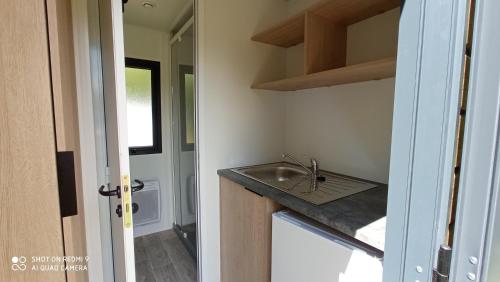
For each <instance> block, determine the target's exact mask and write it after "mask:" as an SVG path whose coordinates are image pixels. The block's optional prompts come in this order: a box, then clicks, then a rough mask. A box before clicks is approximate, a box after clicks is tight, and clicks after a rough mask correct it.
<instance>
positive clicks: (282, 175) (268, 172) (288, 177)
mask: <svg viewBox="0 0 500 282" xmlns="http://www.w3.org/2000/svg"><path fill="white" fill-rule="evenodd" d="M241 172H242V173H244V174H246V175H249V176H252V177H254V178H258V179H262V180H264V181H266V180H267V181H273V182H286V181H293V180H298V179H303V178H304V177H307V176H308V175H307V172H306V171H304V170H301V169H297V168H294V167H289V166H279V165H278V166H265V167H249V168H243V169H241Z"/></svg>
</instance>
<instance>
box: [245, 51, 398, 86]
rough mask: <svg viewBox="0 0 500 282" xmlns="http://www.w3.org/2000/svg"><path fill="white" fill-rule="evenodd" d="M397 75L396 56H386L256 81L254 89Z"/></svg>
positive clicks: (332, 82) (358, 80)
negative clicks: (328, 68) (260, 81)
mask: <svg viewBox="0 0 500 282" xmlns="http://www.w3.org/2000/svg"><path fill="white" fill-rule="evenodd" d="M395 75H396V58H385V59H380V60H375V61H370V62H366V63H360V64H356V65H350V66H345V67H342V68H336V69H331V70H327V71H322V72H317V73H312V74H307V75H302V76H296V77H290V78H285V79H281V80H276V81H269V82H263V83H256V84H254V85H252V88H253V89H264V90H276V91H294V90H301V89H310V88H318V87H326V86H333V85H339V84H348V83H354V82H361V81H369V80H378V79H383V78H389V77H394V76H395Z"/></svg>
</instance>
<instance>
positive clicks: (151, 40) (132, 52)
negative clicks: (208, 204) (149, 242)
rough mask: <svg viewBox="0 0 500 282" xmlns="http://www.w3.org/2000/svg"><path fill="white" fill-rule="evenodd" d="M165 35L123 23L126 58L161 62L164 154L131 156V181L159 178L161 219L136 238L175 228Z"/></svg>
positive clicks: (137, 230)
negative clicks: (173, 226)
mask: <svg viewBox="0 0 500 282" xmlns="http://www.w3.org/2000/svg"><path fill="white" fill-rule="evenodd" d="M168 40H169V35H168V34H166V33H165V32H162V31H158V30H153V29H149V28H145V27H140V26H135V25H129V24H124V41H125V56H127V57H132V58H139V59H146V60H153V61H159V62H160V68H161V69H160V71H161V104H162V105H161V116H162V124H161V126H162V153H161V154H151V155H138V156H130V174H131V176H132V179H134V178H138V179H151V178H156V179H158V180H159V182H160V190H161V192H160V193H161V195H160V197H161V205H162V206H161V216H162V220H161V222H160V223H158V224H150V225H146V226H139V227H136V228H135V229H134V234H135V235H144V234H148V233H153V232H158V231H161V230H166V229H170V228H172V223H173V217H174V215H173V212H174V210H173V205H174V203H173V193H174V192H173V189H172V188H173V184H172V181H173V179H172V156H171V146H172V145H171V128H170V115H171V114H170V111H171V108H170V95H169V94H168V93H169V89H170V45H169V44H168Z"/></svg>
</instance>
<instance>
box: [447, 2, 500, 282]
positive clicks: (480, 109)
mask: <svg viewBox="0 0 500 282" xmlns="http://www.w3.org/2000/svg"><path fill="white" fill-rule="evenodd" d="M475 5H476V7H475V10H476V11H475V23H474V37H473V41H472V48H471V49H472V52H471V53H472V54H471V55H472V56H471V64H470V78H469V98H468V103H467V110H466V112H467V118H466V121H465V133H464V145H463V155H462V164H463V165H462V166H463V168H462V171H461V176H460V184H459V187H460V189H459V195H458V202H457V213H456V223H455V226H456V227H455V236H454V242H455V244H454V246H453V252H452V261H451V273H450V281H465V280H466V279H467V278H469V277H472V276H475V280H476V281H498V278H499V277H500V271H499V270H498V267H495V266H494V265H490V262H491V263H494V262H495V261H498V259H499V253H498V250H499V246H498V244H495V243H494V242H495V240H497V242H498V239H499V236H500V167H499V162H500V142H499V141H500V66H499V65H498V64H495V63H491V62H498V61H499V60H500V53H499V52H498V50H499V48H500V36H499V33H498V27H499V26H500V18H499V17H498V13H497V12H498V10H499V9H500V2H499V1H497V0H476V3H475ZM493 248H495V249H493ZM474 257H475V259H474Z"/></svg>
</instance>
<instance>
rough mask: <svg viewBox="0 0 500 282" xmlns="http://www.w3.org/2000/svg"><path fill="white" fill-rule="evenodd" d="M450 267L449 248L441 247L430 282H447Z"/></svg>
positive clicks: (446, 246)
mask: <svg viewBox="0 0 500 282" xmlns="http://www.w3.org/2000/svg"><path fill="white" fill-rule="evenodd" d="M450 265H451V247H450V246H448V245H445V244H443V245H441V246H440V247H439V252H438V260H437V265H436V267H435V268H434V269H433V271H432V282H448V279H449V276H450Z"/></svg>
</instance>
